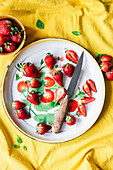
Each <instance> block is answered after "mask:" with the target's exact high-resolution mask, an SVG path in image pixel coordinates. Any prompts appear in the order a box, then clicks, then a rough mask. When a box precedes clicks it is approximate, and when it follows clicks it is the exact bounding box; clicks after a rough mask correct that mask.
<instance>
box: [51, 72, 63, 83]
mask: <svg viewBox="0 0 113 170" xmlns="http://www.w3.org/2000/svg"><path fill="white" fill-rule="evenodd" d="M52 76H53V78H54V80H55V81H56V82H57V83H58V84H59V85H60V86H63V82H62V81H63V73H62V72H61V71H54V72H53V74H52Z"/></svg>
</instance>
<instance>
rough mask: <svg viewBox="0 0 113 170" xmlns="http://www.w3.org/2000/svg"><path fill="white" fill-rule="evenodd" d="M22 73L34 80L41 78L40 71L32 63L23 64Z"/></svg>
mask: <svg viewBox="0 0 113 170" xmlns="http://www.w3.org/2000/svg"><path fill="white" fill-rule="evenodd" d="M21 71H22V72H23V75H24V76H26V77H33V78H39V77H40V73H39V71H38V69H37V68H36V67H35V66H34V64H32V63H25V64H23V66H22V69H21Z"/></svg>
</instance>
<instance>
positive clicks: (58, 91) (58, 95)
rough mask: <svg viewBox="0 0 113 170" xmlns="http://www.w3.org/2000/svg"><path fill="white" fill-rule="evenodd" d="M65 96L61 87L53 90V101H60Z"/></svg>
mask: <svg viewBox="0 0 113 170" xmlns="http://www.w3.org/2000/svg"><path fill="white" fill-rule="evenodd" d="M65 95H66V91H65V89H64V88H63V87H60V88H58V89H56V90H55V100H56V101H58V102H59V101H60V100H61V99H62V98H64V97H65Z"/></svg>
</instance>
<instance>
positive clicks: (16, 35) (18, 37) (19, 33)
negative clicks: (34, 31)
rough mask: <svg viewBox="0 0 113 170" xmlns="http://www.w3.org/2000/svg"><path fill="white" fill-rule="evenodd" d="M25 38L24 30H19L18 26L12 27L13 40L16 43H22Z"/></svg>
mask: <svg viewBox="0 0 113 170" xmlns="http://www.w3.org/2000/svg"><path fill="white" fill-rule="evenodd" d="M22 38H23V31H22V30H21V31H19V30H18V28H17V27H12V28H11V40H12V41H13V42H16V43H20V42H21V41H22Z"/></svg>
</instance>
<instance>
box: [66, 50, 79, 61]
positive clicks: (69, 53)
mask: <svg viewBox="0 0 113 170" xmlns="http://www.w3.org/2000/svg"><path fill="white" fill-rule="evenodd" d="M66 58H67V59H68V60H69V61H72V62H73V63H75V64H77V62H78V58H77V54H76V53H75V51H73V50H67V51H66Z"/></svg>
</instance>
